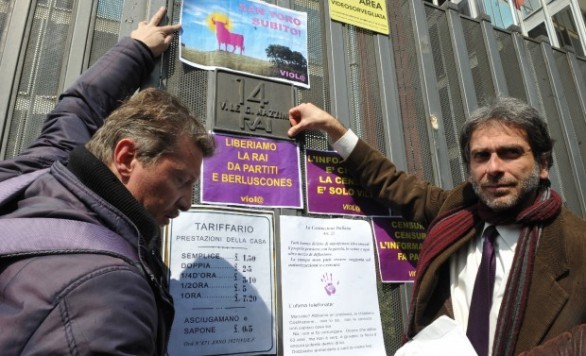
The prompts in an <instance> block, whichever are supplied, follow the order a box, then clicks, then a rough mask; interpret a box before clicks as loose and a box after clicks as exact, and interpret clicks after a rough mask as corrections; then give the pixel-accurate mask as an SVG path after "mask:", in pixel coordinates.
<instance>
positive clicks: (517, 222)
mask: <svg viewBox="0 0 586 356" xmlns="http://www.w3.org/2000/svg"><path fill="white" fill-rule="evenodd" d="M289 118H290V121H291V124H292V126H293V127H291V129H290V130H289V135H290V136H295V135H297V134H298V133H300V132H302V131H304V130H315V129H320V130H323V131H325V132H326V133H328V135H329V136H330V138H331V139H332V141H333V147H334V149H336V151H338V153H339V154H340V155H341V156H342V157H343V158H344V164H345V165H346V166H347V168H348V170H349V171H350V172H351V173H353V174H354V175H355V176H356V178H357V179H358V180H359V181H360V182H361V184H363V185H364V186H365V187H367V188H369V189H370V190H371V191H372V193H373V194H374V196H375V197H377V198H378V199H380V200H381V201H382V202H384V203H386V204H388V205H389V206H390V207H392V208H393V209H394V210H395V211H398V212H400V213H401V214H402V215H403V216H404V217H405V218H406V219H408V220H414V221H418V222H420V223H421V224H423V225H424V226H426V227H427V229H428V234H427V237H426V239H425V241H424V243H423V247H422V250H421V253H420V257H419V261H418V264H417V277H416V280H415V284H414V290H413V299H412V303H411V310H410V313H411V318H410V320H409V328H408V330H407V336H408V337H413V336H414V335H415V334H417V333H418V332H420V331H421V330H422V329H423V328H424V327H426V326H428V325H429V324H431V323H432V322H433V321H434V320H436V319H437V318H439V317H440V316H443V315H446V316H448V317H450V318H453V319H454V320H455V321H456V322H457V323H458V324H459V325H460V326H461V327H462V331H463V332H466V334H467V336H468V337H469V338H470V340H471V341H472V344H473V346H474V347H475V350H476V352H477V353H478V354H479V355H487V354H494V355H499V356H500V355H517V354H519V353H520V352H523V351H527V350H531V349H532V348H534V347H536V346H537V345H540V344H544V343H545V344H547V347H551V348H549V349H548V348H547V347H545V348H544V347H541V348H540V350H539V352H545V353H547V350H550V351H551V350H554V349H555V348H556V347H558V346H559V343H563V344H564V345H565V346H568V345H571V341H568V340H569V339H571V337H572V335H574V337H576V338H578V339H580V338H582V337H583V335H584V332H583V328H581V326H580V325H583V324H585V323H586V298H584V296H585V295H586V273H585V271H586V259H585V258H584V256H586V222H585V221H584V220H582V219H580V218H579V217H577V216H576V215H574V214H573V213H572V212H570V211H569V210H568V209H566V208H565V207H563V206H562V202H561V198H560V196H559V195H558V194H557V193H556V192H555V191H553V190H552V189H550V188H549V180H548V176H549V169H550V168H551V166H552V164H553V158H552V146H553V141H552V139H551V138H550V136H549V133H548V131H547V127H546V124H545V122H544V121H543V119H542V118H541V116H540V115H539V113H538V112H537V111H536V110H535V109H533V108H531V107H529V106H528V105H527V104H525V103H523V102H521V101H520V100H517V99H513V98H499V99H498V100H496V101H495V103H494V104H493V105H491V106H487V107H483V108H480V109H479V110H477V111H476V112H474V113H473V114H472V115H471V117H470V118H469V119H468V120H467V122H466V123H465V125H464V127H463V131H462V135H461V137H460V147H461V152H462V155H463V160H464V163H465V164H466V165H467V171H468V176H469V177H468V182H465V183H462V184H461V185H459V186H457V187H455V188H454V189H451V190H443V189H441V188H439V187H435V186H433V185H431V184H430V183H428V182H425V181H422V180H420V179H418V178H417V177H415V176H411V175H408V174H406V173H405V172H401V171H399V170H397V168H396V167H395V165H394V164H393V163H392V162H391V161H390V160H388V159H387V158H386V157H385V156H384V155H382V154H381V153H380V152H378V151H377V150H375V149H374V148H372V147H371V146H369V145H368V144H366V143H365V142H364V141H362V140H360V139H358V137H356V135H355V134H354V133H352V131H351V130H347V129H346V128H345V127H344V126H342V124H341V123H340V122H339V121H338V120H336V119H335V118H334V117H332V116H331V115H329V114H328V113H326V112H324V111H322V110H321V109H318V108H317V107H315V106H314V105H312V104H301V105H299V106H297V107H295V108H292V109H291V110H290V112H289ZM495 229H496V234H494V230H495ZM485 230H486V231H490V230H492V231H493V233H492V234H491V237H487V238H485V239H484V240H485V241H483V238H482V236H483V235H485V234H484V231H485ZM486 241H490V242H491V243H490V244H489V243H487V242H486ZM491 245H492V248H487V249H486V250H485V251H486V253H485V252H484V251H483V248H484V246H491ZM489 254H490V255H491V256H492V263H493V270H492V277H493V278H495V279H493V281H492V283H493V286H492V287H489V288H487V289H486V290H485V291H483V292H480V293H478V292H477V289H476V285H477V284H479V282H478V281H479V280H481V278H477V272H478V271H479V270H481V268H480V266H481V264H483V263H482V261H483V260H484V259H485V255H486V256H488V255H489ZM491 288H492V289H491ZM478 290H480V289H478ZM477 297H484V298H485V299H483V300H482V302H481V303H480V304H478V305H480V306H486V307H487V308H485V310H484V318H478V317H473V315H476V314H475V312H474V313H473V309H474V308H473V306H475V305H476V304H475V303H474V301H475V299H476V298H477ZM481 319H482V320H484V322H483V323H482V324H480V321H481ZM572 333H573V334H572ZM548 340H553V341H550V342H547V341H548ZM556 342H557V345H556ZM581 344H584V342H582V343H580V342H577V343H575V345H581ZM544 346H545V345H544ZM559 349H564V350H567V349H568V348H558V350H559ZM574 351H576V350H575V349H574Z"/></svg>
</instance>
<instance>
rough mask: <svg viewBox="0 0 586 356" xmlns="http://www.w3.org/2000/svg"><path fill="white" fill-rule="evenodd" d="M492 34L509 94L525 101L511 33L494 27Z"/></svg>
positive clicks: (525, 97)
mask: <svg viewBox="0 0 586 356" xmlns="http://www.w3.org/2000/svg"><path fill="white" fill-rule="evenodd" d="M494 35H495V38H496V41H497V46H498V51H499V55H500V57H501V61H502V62H503V71H504V72H505V80H506V82H507V87H508V89H509V96H512V97H515V98H518V99H521V100H524V101H527V94H526V93H525V88H524V87H523V78H522V77H521V71H520V70H519V61H518V60H517V55H516V53H515V46H514V45H513V40H512V38H511V34H510V33H509V32H506V31H502V30H499V29H496V28H495V29H494Z"/></svg>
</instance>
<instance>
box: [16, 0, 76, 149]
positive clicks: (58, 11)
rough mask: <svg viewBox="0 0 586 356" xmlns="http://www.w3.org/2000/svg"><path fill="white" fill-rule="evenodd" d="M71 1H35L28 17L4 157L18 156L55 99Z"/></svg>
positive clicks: (58, 89) (68, 26)
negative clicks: (25, 39)
mask: <svg viewBox="0 0 586 356" xmlns="http://www.w3.org/2000/svg"><path fill="white" fill-rule="evenodd" d="M73 3H74V1H73V0H69V1H65V0H61V1H56V0H44V1H38V2H37V4H36V7H35V9H34V16H33V18H32V19H31V21H32V24H31V26H30V33H29V37H28V45H27V47H26V50H25V55H24V56H25V57H24V65H23V69H22V76H21V77H20V78H19V79H20V83H19V86H18V94H17V97H16V103H15V106H14V114H13V119H12V121H11V126H10V131H9V136H8V145H7V147H8V150H7V154H6V156H7V158H9V157H13V156H15V155H17V154H18V153H19V152H20V151H21V150H22V148H24V147H26V146H27V145H28V144H30V143H31V142H32V141H33V140H34V139H35V138H36V137H37V136H38V134H39V133H40V131H41V125H42V122H43V120H44V118H45V114H46V113H47V112H49V111H50V110H51V109H52V108H53V107H54V106H55V103H56V101H57V97H58V95H59V92H60V91H61V87H60V83H61V80H62V76H63V73H64V72H63V71H64V55H65V53H68V51H69V48H67V47H66V46H67V39H68V36H69V34H70V27H71V26H72V8H73Z"/></svg>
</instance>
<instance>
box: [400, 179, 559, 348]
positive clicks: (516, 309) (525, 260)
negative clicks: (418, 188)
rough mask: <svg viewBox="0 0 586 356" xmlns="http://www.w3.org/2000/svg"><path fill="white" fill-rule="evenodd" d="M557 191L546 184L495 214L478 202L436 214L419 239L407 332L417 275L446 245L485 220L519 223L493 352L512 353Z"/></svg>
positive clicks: (411, 333) (554, 209)
mask: <svg viewBox="0 0 586 356" xmlns="http://www.w3.org/2000/svg"><path fill="white" fill-rule="evenodd" d="M561 205H562V201H561V198H560V196H559V194H558V193H556V192H555V191H553V190H551V189H550V188H549V187H543V188H542V189H540V191H539V192H538V195H537V198H536V199H535V201H534V203H533V204H531V205H529V206H526V207H524V208H523V209H519V210H517V211H507V212H506V213H499V214H495V213H494V212H492V210H490V209H489V208H488V207H486V206H485V205H484V204H482V203H479V202H478V203H475V204H473V205H470V206H468V207H464V208H457V209H454V210H451V211H448V212H447V213H445V214H442V215H440V216H438V217H437V218H436V219H435V220H434V221H433V222H432V223H431V225H430V227H429V229H428V234H427V237H426V239H425V241H424V242H423V246H422V249H421V252H420V255H419V262H418V264H417V274H416V279H415V284H414V287H413V298H412V300H411V317H410V326H409V330H408V336H409V337H412V336H414V334H415V330H414V324H415V323H414V321H415V310H414V306H415V300H416V297H417V294H418V291H419V284H420V282H421V277H422V276H423V275H424V274H425V272H426V270H427V269H428V268H429V265H430V263H431V261H433V260H434V259H435V258H436V257H437V256H438V255H439V254H441V253H442V252H443V251H444V250H445V249H446V248H448V247H449V246H450V245H452V244H453V243H454V242H456V241H458V240H459V239H460V238H461V237H462V236H464V235H465V234H466V233H467V232H469V231H470V230H471V229H473V228H474V227H475V226H477V225H478V224H479V223H480V222H482V221H485V222H488V223H491V224H495V225H507V224H520V225H521V226H522V229H521V233H520V235H519V240H518V242H517V248H516V250H515V257H514V260H513V265H512V266H511V272H510V274H509V278H508V281H507V286H506V291H505V295H504V297H503V302H502V305H501V308H500V310H499V321H498V325H497V329H496V333H495V339H494V340H495V342H494V348H493V354H495V355H512V354H513V353H514V350H515V345H516V343H517V336H518V335H519V330H520V329H521V324H522V321H523V316H524V313H525V307H526V304H527V296H528V293H529V287H530V282H531V276H532V273H533V262H534V260H535V253H536V251H537V246H538V244H539V237H540V236H541V230H542V228H543V225H544V224H545V223H547V222H548V221H550V220H552V219H553V218H555V217H556V216H557V215H558V214H559V212H560V210H561Z"/></svg>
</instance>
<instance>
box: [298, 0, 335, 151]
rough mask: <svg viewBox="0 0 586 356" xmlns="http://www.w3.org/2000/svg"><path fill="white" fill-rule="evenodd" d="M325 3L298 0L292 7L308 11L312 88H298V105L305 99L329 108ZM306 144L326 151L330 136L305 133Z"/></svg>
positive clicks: (309, 65)
mask: <svg viewBox="0 0 586 356" xmlns="http://www.w3.org/2000/svg"><path fill="white" fill-rule="evenodd" d="M323 6H324V5H323V2H322V3H320V1H316V0H313V1H311V0H298V1H295V2H294V6H293V10H296V11H305V12H307V26H308V28H307V49H308V55H309V58H308V72H309V82H310V84H311V88H309V89H296V90H295V92H296V93H295V94H296V99H297V104H299V103H302V102H309V103H314V104H315V105H317V106H319V107H321V108H323V109H324V110H326V111H330V109H331V108H330V94H329V93H330V88H329V77H328V67H327V66H328V59H327V55H326V53H327V50H326V42H325V37H324V26H325V24H324V20H325V18H324V16H323V11H324V8H323ZM304 147H306V148H310V149H318V150H326V149H327V148H328V141H327V138H326V137H325V136H324V135H323V134H321V133H320V132H308V133H306V135H305V142H304Z"/></svg>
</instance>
